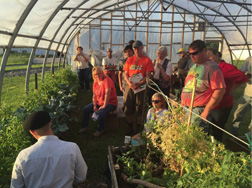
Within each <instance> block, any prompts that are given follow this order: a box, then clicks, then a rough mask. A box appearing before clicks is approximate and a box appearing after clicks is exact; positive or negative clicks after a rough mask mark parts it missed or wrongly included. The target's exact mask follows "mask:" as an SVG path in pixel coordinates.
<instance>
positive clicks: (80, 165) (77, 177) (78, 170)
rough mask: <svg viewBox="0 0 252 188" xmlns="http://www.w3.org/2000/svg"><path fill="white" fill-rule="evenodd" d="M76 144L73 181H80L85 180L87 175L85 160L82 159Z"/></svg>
mask: <svg viewBox="0 0 252 188" xmlns="http://www.w3.org/2000/svg"><path fill="white" fill-rule="evenodd" d="M75 145H76V162H75V165H76V166H75V168H74V182H75V183H81V182H83V181H85V179H86V177H87V170H88V167H87V164H86V162H85V160H84V159H83V157H82V155H81V151H80V148H79V147H78V146H77V144H75Z"/></svg>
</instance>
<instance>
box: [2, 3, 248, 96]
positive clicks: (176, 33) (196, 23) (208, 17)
mask: <svg viewBox="0 0 252 188" xmlns="http://www.w3.org/2000/svg"><path fill="white" fill-rule="evenodd" d="M251 10H252V2H251V0H96V1H93V0H92V1H91V0H0V48H3V49H4V54H3V58H2V61H1V67H0V75H1V76H0V96H1V92H2V84H3V79H4V74H5V68H6V64H7V60H8V57H9V55H10V52H11V50H12V49H13V48H30V49H31V54H30V58H29V62H28V65H27V71H26V90H28V89H29V76H30V70H31V67H32V64H33V60H34V56H35V54H36V50H38V49H44V50H45V51H46V53H45V57H44V60H43V69H42V78H43V76H44V73H45V67H46V62H47V58H48V55H49V53H50V52H53V54H54V55H53V60H52V63H51V67H52V69H53V66H54V63H55V57H56V55H57V54H60V55H59V62H58V63H59V65H60V64H61V63H64V62H65V60H66V54H67V53H69V51H71V49H72V48H73V43H74V42H73V41H74V38H75V37H76V35H77V34H78V35H79V38H80V44H81V45H82V46H83V48H84V51H87V50H89V49H95V50H104V49H106V48H107V47H111V48H112V49H113V50H118V49H122V48H123V46H125V44H126V43H127V42H128V41H129V40H132V39H133V40H141V41H142V42H143V44H144V46H145V51H146V53H147V54H148V55H149V56H150V57H154V56H155V52H156V50H157V48H158V47H159V46H161V45H164V46H166V47H167V48H168V52H169V56H168V58H169V59H171V61H172V62H176V60H177V59H178V56H177V54H176V52H177V51H178V49H179V48H181V47H184V48H187V47H188V46H189V45H190V43H191V42H192V41H194V40H196V39H201V40H204V41H206V42H207V41H215V42H219V50H220V51H221V52H222V54H223V58H224V59H225V60H226V61H227V62H229V63H232V61H233V60H239V59H242V58H246V57H248V56H251V48H252V25H251V23H252V19H251Z"/></svg>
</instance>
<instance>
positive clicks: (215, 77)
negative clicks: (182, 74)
mask: <svg viewBox="0 0 252 188" xmlns="http://www.w3.org/2000/svg"><path fill="white" fill-rule="evenodd" d="M189 54H190V56H191V58H192V61H193V62H194V65H193V66H192V67H191V69H190V70H189V72H188V74H187V77H186V79H185V87H184V88H183V90H182V94H181V105H182V106H186V107H189V106H190V105H191V100H192V92H193V83H194V80H196V81H197V85H196V91H195V97H194V101H193V109H192V111H193V112H194V113H196V114H198V115H200V116H201V117H202V118H204V119H207V116H208V115H209V113H210V111H211V110H212V109H214V108H215V107H216V106H217V105H218V104H219V103H220V101H221V100H222V97H223V95H224V93H225V88H226V85H225V81H224V77H223V74H222V71H221V69H220V68H219V66H218V65H217V64H216V63H214V62H213V61H211V60H209V59H208V56H207V49H206V44H205V42H204V41H201V40H195V41H193V42H192V43H191V44H190V46H189ZM192 120H194V117H192ZM199 126H200V127H202V128H203V131H204V132H206V133H208V131H209V124H208V123H206V122H204V121H202V120H201V119H200V123H199Z"/></svg>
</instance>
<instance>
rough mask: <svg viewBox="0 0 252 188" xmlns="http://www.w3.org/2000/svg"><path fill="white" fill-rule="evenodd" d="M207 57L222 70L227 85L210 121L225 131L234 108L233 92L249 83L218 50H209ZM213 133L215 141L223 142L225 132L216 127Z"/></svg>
mask: <svg viewBox="0 0 252 188" xmlns="http://www.w3.org/2000/svg"><path fill="white" fill-rule="evenodd" d="M207 56H208V58H209V59H211V60H212V61H214V62H215V63H217V64H218V66H219V67H220V68H221V70H222V73H223V76H224V80H225V83H226V91H225V94H224V96H223V98H222V100H221V102H220V103H219V104H218V105H217V106H216V107H215V108H214V110H212V111H211V112H210V115H209V116H208V120H209V121H211V122H212V123H214V124H215V125H217V126H219V127H221V128H222V129H225V124H226V122H227V120H228V117H229V115H230V112H231V110H232V107H233V91H234V89H235V88H237V87H238V86H239V85H240V84H242V83H244V82H247V81H248V78H247V77H246V75H245V74H244V73H243V72H242V71H240V70H239V69H237V67H236V66H234V65H231V64H229V63H226V62H225V61H224V60H222V59H221V56H222V55H221V53H220V52H219V51H218V50H216V49H214V48H209V49H207ZM212 131H213V136H214V137H215V139H217V140H218V141H222V136H223V131H222V130H220V129H218V128H216V127H215V126H213V127H212Z"/></svg>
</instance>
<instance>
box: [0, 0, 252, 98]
mask: <svg viewBox="0 0 252 188" xmlns="http://www.w3.org/2000/svg"><path fill="white" fill-rule="evenodd" d="M68 1H69V0H64V1H63V2H62V3H61V4H60V5H59V6H58V7H57V8H56V9H55V10H54V12H53V13H52V15H51V16H50V17H49V18H48V20H47V22H46V24H45V25H44V27H43V28H42V30H41V31H40V34H39V36H38V37H36V38H37V40H36V43H35V45H34V46H33V48H32V52H31V54H30V59H29V62H28V66H27V71H26V91H28V89H29V76H30V69H31V65H32V62H33V58H34V55H35V51H36V49H37V47H38V44H39V42H40V41H41V39H42V36H43V34H44V32H45V30H46V29H47V28H48V25H49V24H50V23H51V21H52V20H53V18H54V17H55V16H56V15H57V13H58V12H59V11H60V10H61V9H62V7H63V6H64V5H65V4H66V3H67V2H68ZM87 1H88V0H85V1H83V2H81V3H80V4H79V5H77V6H76V7H75V8H73V9H72V10H71V12H70V13H69V14H68V15H67V16H66V18H65V19H64V20H63V21H62V22H61V24H60V25H59V26H58V28H57V30H56V31H55V33H54V35H53V37H52V38H51V39H50V40H49V41H50V43H49V45H48V47H47V48H46V49H47V51H46V54H45V58H44V61H43V70H42V79H43V77H44V73H45V66H46V61H47V57H48V54H49V51H50V48H51V46H52V44H53V43H57V44H58V45H57V47H56V49H55V50H54V56H53V61H52V64H51V70H52V72H53V66H54V61H55V57H56V53H57V51H58V49H59V46H60V45H63V47H62V50H61V53H60V61H59V66H60V62H61V55H62V54H63V52H64V49H65V47H67V48H66V49H67V50H66V51H68V48H69V44H70V43H71V41H72V40H73V38H74V37H75V35H76V33H77V32H79V30H80V29H81V27H80V25H81V23H83V21H84V20H82V21H81V22H80V23H78V24H76V26H75V27H73V29H72V31H71V32H69V30H70V29H71V27H72V26H73V25H75V23H76V22H77V21H78V20H79V19H80V17H81V16H82V15H84V14H86V13H87V12H88V11H89V10H86V11H83V13H82V14H80V15H79V16H78V17H77V18H76V19H74V20H73V22H72V23H70V24H69V27H67V28H66V29H65V31H64V33H63V34H62V36H61V38H60V41H58V42H57V41H54V40H55V38H56V36H57V35H58V33H59V31H60V29H61V28H62V26H63V25H64V23H65V22H66V21H67V19H68V18H69V17H70V16H71V15H72V14H73V13H74V12H75V11H76V10H78V8H79V7H81V6H82V5H83V4H85V3H86V2H87ZM126 1H127V0H126ZM144 1H145V0H142V1H139V0H137V1H136V2H134V3H129V4H128V5H127V4H126V3H125V1H117V2H116V3H114V4H112V5H108V6H106V7H104V9H107V8H111V7H113V6H116V5H117V6H118V8H115V9H113V10H109V11H107V12H105V13H103V14H101V15H99V17H100V16H103V15H105V14H107V13H109V12H113V11H120V9H123V8H125V7H128V6H131V5H134V4H139V3H142V2H144ZM105 2H106V0H104V1H101V2H99V3H97V4H96V5H95V6H99V5H100V4H103V3H105ZM160 2H165V3H167V4H169V5H173V6H174V7H178V8H180V9H181V10H185V11H187V12H188V13H191V14H193V15H196V16H197V17H199V18H201V19H203V20H205V21H206V22H207V23H209V24H210V25H211V26H212V27H214V28H215V29H216V30H218V31H219V32H220V34H222V31H221V29H219V27H218V26H215V25H213V24H211V23H210V21H208V20H207V18H206V17H205V16H204V14H203V13H202V11H201V10H200V9H199V8H198V5H200V6H202V7H205V8H206V9H211V7H209V6H206V5H205V4H204V3H202V2H201V1H196V0H191V2H192V3H194V5H195V7H196V8H198V9H199V11H200V12H201V13H200V14H196V13H193V12H191V11H189V10H187V9H186V8H183V7H180V6H179V5H176V4H174V3H175V2H176V1H174V0H170V1H167V0H164V1H160ZM213 2H216V3H221V4H222V5H225V3H227V2H226V1H213ZM36 3H37V0H33V1H30V3H29V4H28V5H27V7H26V9H25V10H24V11H23V14H22V15H21V17H20V18H19V20H18V21H17V24H16V27H15V29H14V31H13V33H12V35H11V38H10V40H9V43H8V46H7V47H6V50H5V52H4V55H3V58H2V62H1V67H0V97H1V91H2V84H3V78H4V73H5V67H6V64H7V60H8V57H9V54H10V51H11V48H12V47H13V44H14V41H15V39H16V37H17V36H18V35H19V34H18V32H19V30H20V28H21V26H22V25H23V23H24V21H25V19H26V18H27V16H28V15H29V13H30V11H31V10H32V9H33V7H34V5H35V4H36ZM122 3H124V5H123V6H121V7H119V4H122ZM228 3H230V4H236V5H237V6H239V7H241V9H242V8H243V9H244V10H246V11H247V12H248V14H249V15H248V16H250V14H251V13H252V11H251V10H250V9H249V8H248V6H251V5H252V4H250V3H246V2H244V3H241V2H236V1H235V0H230V2H228ZM95 6H94V7H95ZM225 8H226V7H225ZM211 11H213V12H215V13H216V16H221V17H223V18H225V19H226V20H228V21H229V22H230V23H232V25H233V26H234V27H235V28H236V29H237V31H238V32H239V33H240V35H241V37H242V38H243V40H244V42H245V45H246V47H247V48H246V50H247V51H248V53H249V55H250V56H251V49H250V44H248V41H247V39H246V36H245V35H246V33H242V31H241V30H240V28H239V26H238V25H237V23H236V22H235V21H234V20H232V19H231V18H229V16H227V15H223V14H222V13H221V12H218V11H216V10H214V9H211ZM97 12H99V10H98V9H97V10H95V11H93V12H92V13H91V14H90V15H88V17H91V16H92V15H94V14H96V13H97ZM239 12H240V11H239ZM229 14H230V16H232V15H231V13H230V12H229ZM238 14H239V13H238ZM237 16H238V15H237ZM234 17H235V16H234ZM93 20H94V19H91V20H90V22H92V21H93ZM90 22H89V23H90ZM247 24H248V21H247ZM78 27H80V28H78ZM68 32H69V34H68V36H67V37H66V35H67V33H68ZM65 37H66V39H65V41H64V42H62V41H63V39H64V38H65ZM223 38H224V40H225V42H226V44H227V47H228V48H229V51H230V56H231V59H233V56H232V51H231V48H230V44H229V42H228V40H227V38H226V36H225V35H223ZM65 58H66V57H64V62H65ZM0 102H1V98H0Z"/></svg>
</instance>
